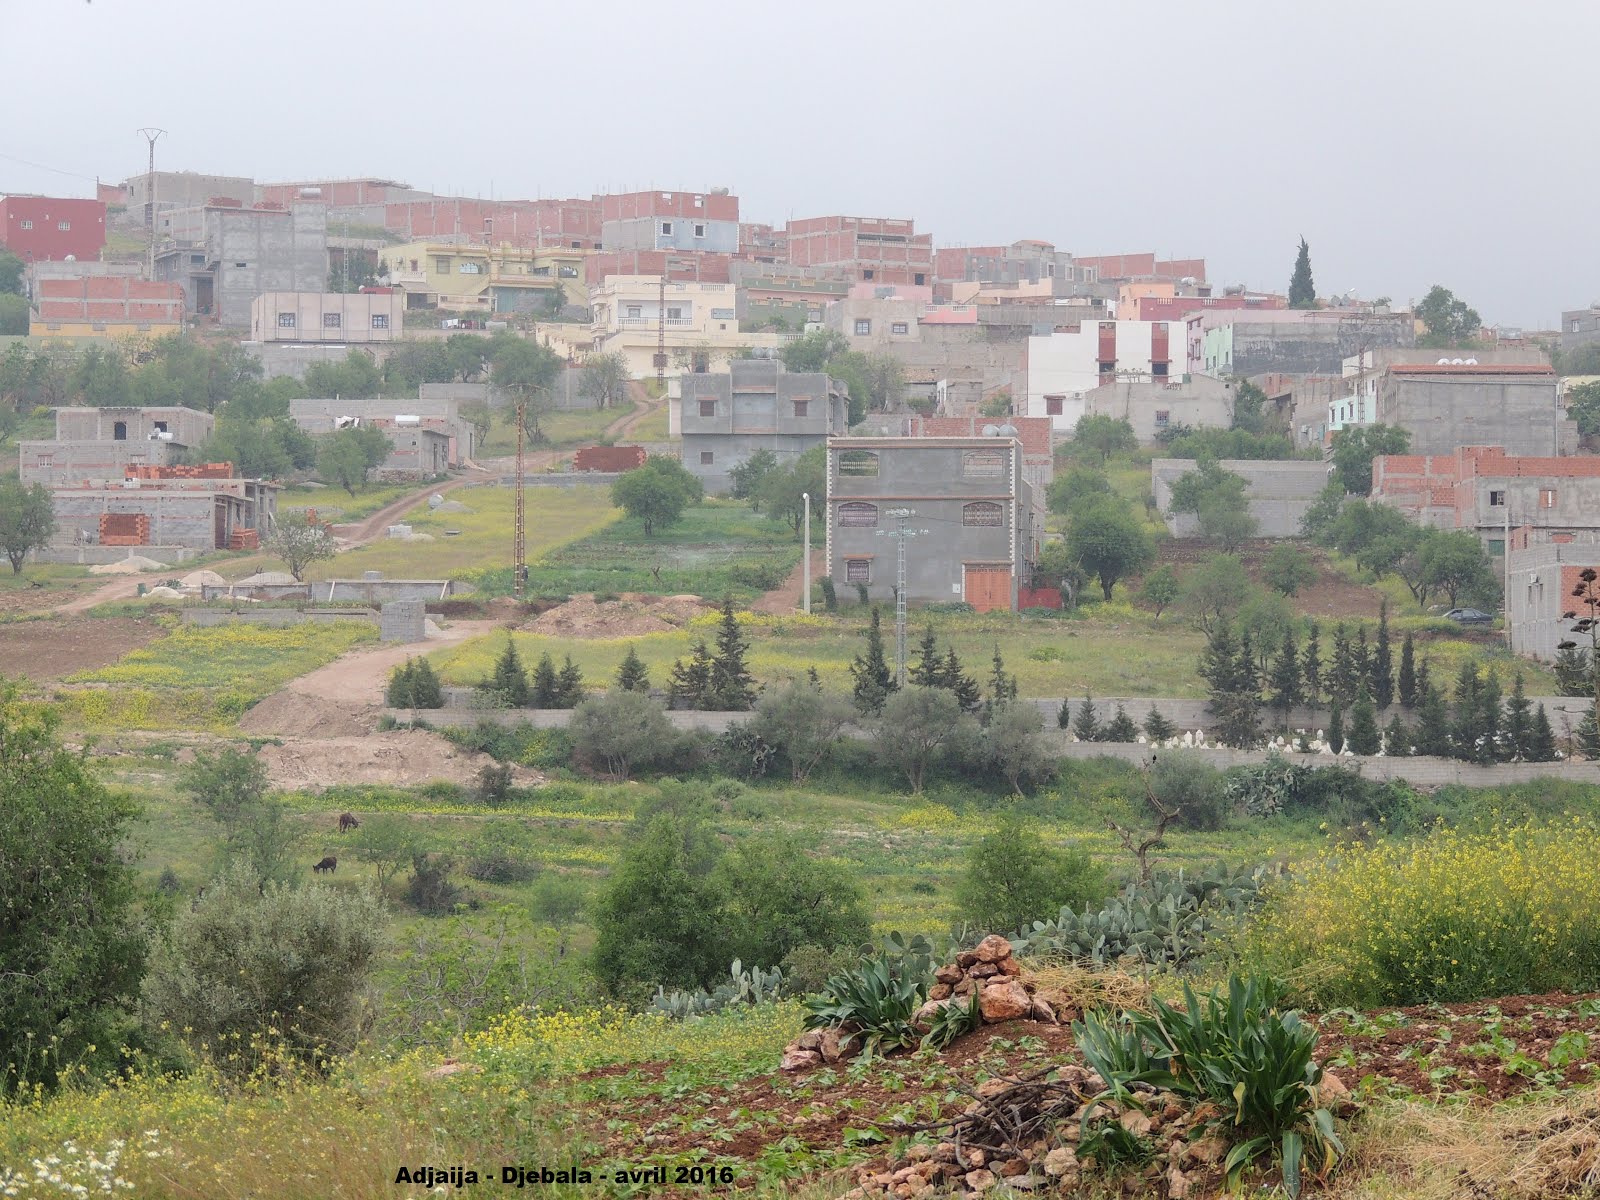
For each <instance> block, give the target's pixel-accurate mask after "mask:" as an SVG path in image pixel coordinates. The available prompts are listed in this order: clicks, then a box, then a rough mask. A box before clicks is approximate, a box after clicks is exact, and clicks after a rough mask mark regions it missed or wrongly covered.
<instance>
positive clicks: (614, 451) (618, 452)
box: [572, 446, 645, 473]
mask: <svg viewBox="0 0 1600 1200" xmlns="http://www.w3.org/2000/svg"><path fill="white" fill-rule="evenodd" d="M644 460H645V453H644V449H643V448H642V447H640V446H585V447H584V448H583V449H582V450H579V451H578V452H577V453H576V454H574V455H573V456H572V469H573V470H574V471H604V472H607V473H611V472H622V471H632V470H633V469H634V468H636V467H642V466H644Z"/></svg>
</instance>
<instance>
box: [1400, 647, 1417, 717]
mask: <svg viewBox="0 0 1600 1200" xmlns="http://www.w3.org/2000/svg"><path fill="white" fill-rule="evenodd" d="M1400 705H1401V707H1402V708H1415V707H1416V706H1417V651H1416V647H1415V646H1414V645H1413V644H1412V641H1411V631H1410V630H1409V629H1408V630H1406V636H1405V640H1404V641H1402V642H1401V643H1400Z"/></svg>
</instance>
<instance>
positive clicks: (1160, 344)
mask: <svg viewBox="0 0 1600 1200" xmlns="http://www.w3.org/2000/svg"><path fill="white" fill-rule="evenodd" d="M1180 336H1181V332H1180V330H1179V329H1178V328H1177V327H1176V326H1174V325H1171V324H1169V323H1168V322H1165V321H1085V322H1083V323H1082V324H1081V325H1079V326H1077V327H1076V328H1073V327H1068V328H1066V329H1058V330H1056V331H1055V332H1053V333H1050V334H1048V335H1046V336H1043V337H1030V338H1029V339H1028V342H1027V362H1026V368H1025V369H1026V371H1027V409H1026V413H1027V415H1028V416H1030V417H1049V418H1051V420H1053V421H1054V422H1055V427H1056V428H1057V429H1058V430H1062V431H1067V430H1071V429H1073V428H1075V427H1076V426H1077V424H1078V420H1079V418H1080V417H1082V416H1083V415H1084V413H1085V412H1087V411H1088V403H1087V401H1086V400H1085V399H1084V396H1085V394H1086V393H1087V392H1089V391H1090V390H1092V389H1094V388H1097V387H1099V386H1101V385H1102V384H1105V383H1111V382H1114V381H1115V380H1116V379H1118V378H1119V377H1122V378H1126V379H1135V380H1155V381H1166V380H1172V379H1177V378H1178V377H1179V376H1181V375H1183V373H1184V371H1183V344H1182V342H1181V341H1179V340H1178V338H1179V337H1180Z"/></svg>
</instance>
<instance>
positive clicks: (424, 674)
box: [411, 658, 444, 708]
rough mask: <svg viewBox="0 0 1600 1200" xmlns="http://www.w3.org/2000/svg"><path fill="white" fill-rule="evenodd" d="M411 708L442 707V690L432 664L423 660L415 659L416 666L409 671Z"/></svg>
mask: <svg viewBox="0 0 1600 1200" xmlns="http://www.w3.org/2000/svg"><path fill="white" fill-rule="evenodd" d="M411 707H412V708H443V707H444V688H443V687H442V686H440V683H439V676H438V675H436V674H435V673H434V670H433V664H431V663H430V662H429V661H428V660H427V659H425V658H419V659H417V665H416V666H415V667H413V668H412V670H411Z"/></svg>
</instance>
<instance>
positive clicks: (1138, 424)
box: [1084, 375, 1233, 446]
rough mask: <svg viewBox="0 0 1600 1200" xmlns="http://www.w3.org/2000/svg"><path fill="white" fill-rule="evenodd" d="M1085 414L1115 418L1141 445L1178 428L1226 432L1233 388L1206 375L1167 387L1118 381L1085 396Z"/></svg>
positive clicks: (1170, 384)
mask: <svg viewBox="0 0 1600 1200" xmlns="http://www.w3.org/2000/svg"><path fill="white" fill-rule="evenodd" d="M1084 404H1085V407H1084V412H1085V413H1086V414H1087V415H1090V416H1102V417H1114V418H1116V419H1117V420H1119V421H1127V422H1128V423H1129V424H1130V425H1132V426H1133V432H1134V436H1136V437H1137V438H1138V439H1139V441H1140V443H1141V444H1142V445H1146V446H1151V445H1155V444H1156V442H1157V441H1158V440H1159V438H1160V435H1161V434H1163V433H1165V432H1166V431H1167V430H1169V429H1173V428H1176V427H1177V426H1180V425H1188V426H1190V427H1192V428H1195V429H1212V428H1216V429H1226V428H1227V427H1228V426H1229V425H1230V424H1232V422H1233V385H1232V384H1231V383H1224V382H1223V381H1222V380H1220V379H1213V378H1212V377H1211V376H1209V375H1190V376H1186V377H1180V378H1179V379H1176V380H1172V381H1171V382H1167V383H1159V382H1156V381H1154V380H1149V381H1139V382H1135V381H1132V380H1119V381H1118V382H1116V383H1109V384H1106V385H1105V386H1104V387H1097V388H1092V389H1090V390H1089V391H1087V392H1085V393H1084Z"/></svg>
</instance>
